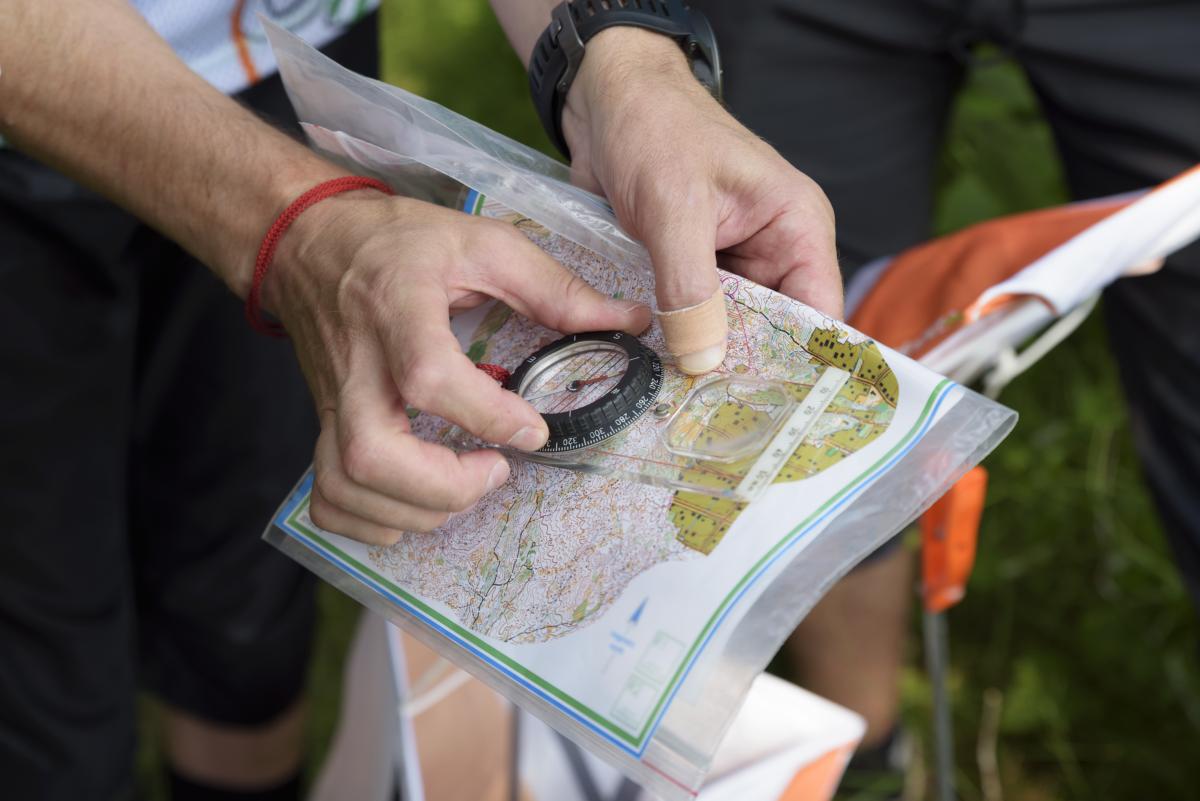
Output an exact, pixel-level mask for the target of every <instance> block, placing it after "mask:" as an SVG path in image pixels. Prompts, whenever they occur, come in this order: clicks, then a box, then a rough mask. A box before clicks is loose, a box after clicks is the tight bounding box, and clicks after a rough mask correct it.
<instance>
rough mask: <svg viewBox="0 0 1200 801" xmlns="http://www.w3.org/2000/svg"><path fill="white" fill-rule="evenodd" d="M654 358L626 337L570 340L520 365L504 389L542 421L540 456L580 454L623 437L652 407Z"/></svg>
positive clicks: (658, 366)
mask: <svg viewBox="0 0 1200 801" xmlns="http://www.w3.org/2000/svg"><path fill="white" fill-rule="evenodd" d="M661 383H662V362H661V361H660V360H659V358H658V355H657V354H655V353H654V352H653V351H651V350H650V349H648V348H647V347H646V346H644V345H643V344H642V343H641V342H639V341H638V340H637V338H636V337H632V336H630V335H628V334H626V333H623V332H620V331H600V332H595V333H590V334H572V335H570V336H567V337H564V338H562V339H560V340H558V341H557V342H552V343H550V344H549V345H546V346H545V347H543V348H542V349H541V350H539V351H537V352H536V353H534V354H533V355H532V356H530V357H529V358H527V359H526V360H525V361H524V362H522V364H521V366H520V367H519V368H517V370H516V371H515V372H514V373H513V374H512V376H511V377H510V378H509V380H508V382H507V384H506V386H507V387H508V388H509V389H511V390H513V391H515V392H516V393H517V394H519V395H520V396H521V397H522V398H524V399H525V400H526V401H528V402H529V403H530V404H532V405H533V407H534V408H535V409H537V411H538V412H539V413H540V414H541V415H542V417H543V418H544V419H545V420H546V425H547V427H548V428H549V429H550V439H549V440H548V441H547V442H546V445H545V446H544V447H543V448H542V451H543V452H550V453H554V452H562V451H572V450H578V449H580V448H586V447H589V446H591V445H595V444H597V443H599V442H602V441H604V440H606V439H608V438H609V437H612V436H615V435H616V434H619V433H620V432H621V431H624V430H625V429H626V428H628V427H629V426H630V425H632V424H633V423H634V422H636V421H637V420H638V419H639V418H640V417H641V416H642V415H643V414H645V412H646V411H648V410H649V409H651V408H652V407H653V401H654V400H655V398H657V396H658V389H659V386H660V385H661Z"/></svg>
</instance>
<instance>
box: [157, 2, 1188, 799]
mask: <svg viewBox="0 0 1200 801" xmlns="http://www.w3.org/2000/svg"><path fill="white" fill-rule="evenodd" d="M384 22H385V35H384V47H383V53H384V61H383V63H384V69H385V77H386V78H387V80H389V81H391V82H393V83H396V84H399V85H401V86H403V87H405V88H407V89H409V90H411V91H414V92H416V93H418V94H421V95H424V96H425V97H428V98H431V99H433V100H435V101H437V102H439V103H442V104H444V105H446V106H448V107H450V108H452V109H454V110H456V111H459V112H461V113H463V114H466V115H467V116H470V117H472V118H474V119H477V120H479V121H480V122H482V123H484V124H486V125H489V126H491V127H493V128H495V129H497V130H499V131H501V132H503V133H506V134H508V135H510V136H512V137H514V138H517V139H520V140H522V141H525V142H527V143H530V144H532V145H534V146H535V147H539V148H542V149H543V150H547V151H548V150H549V144H548V142H547V140H546V138H545V136H544V135H543V133H542V131H541V128H540V126H539V125H538V122H537V120H536V117H535V116H534V114H533V111H532V108H531V106H530V104H529V102H528V100H527V88H526V83H525V76H524V73H523V71H522V69H521V65H520V62H519V60H518V59H517V57H516V56H515V55H514V54H513V52H512V51H511V50H510V49H509V47H508V45H507V43H506V42H505V40H504V38H503V35H502V33H501V31H500V29H499V26H498V25H497V23H496V21H495V19H494V18H493V16H492V13H491V11H490V9H489V8H488V6H487V3H486V2H484V0H441V1H440V2H438V3H416V2H411V1H410V0H385V2H384ZM939 187H940V191H939V196H938V203H937V210H936V220H935V223H936V229H937V231H939V232H947V231H952V230H956V229H958V228H960V227H962V226H964V225H967V224H970V223H972V222H975V221H978V220H982V219H987V218H990V217H995V216H998V215H1002V214H1006V213H1011V212H1015V211H1021V210H1025V209H1029V208H1036V207H1040V206H1047V205H1053V204H1056V203H1061V202H1065V201H1066V200H1067V199H1068V197H1067V193H1066V190H1065V188H1064V186H1063V181H1062V176H1061V172H1060V170H1059V167H1058V163H1057V160H1056V158H1055V154H1054V148H1053V140H1052V137H1051V134H1050V131H1049V129H1048V128H1047V126H1046V125H1045V123H1044V122H1043V120H1042V119H1041V116H1040V113H1039V111H1038V107H1037V103H1036V100H1035V98H1034V96H1033V94H1032V92H1031V91H1030V89H1029V87H1028V86H1027V84H1026V83H1025V81H1024V78H1023V76H1022V75H1021V73H1020V71H1019V70H1018V69H1016V68H1015V67H1014V66H1013V65H1011V64H998V65H993V66H986V67H980V68H977V69H976V70H975V71H974V72H973V73H972V74H971V75H970V77H969V79H968V81H967V85H966V86H965V88H964V91H963V93H962V95H961V97H960V99H959V102H958V104H957V106H956V108H955V111H954V114H953V117H952V120H951V124H950V127H949V131H948V136H947V142H946V146H945V154H944V158H943V162H942V165H941V168H940V173H939ZM1002 400H1003V401H1004V402H1005V403H1007V404H1008V405H1010V406H1012V407H1014V408H1016V409H1017V410H1019V411H1020V413H1021V422H1020V424H1019V425H1018V426H1017V429H1016V431H1015V432H1014V433H1013V435H1012V436H1011V437H1010V438H1009V439H1008V440H1007V441H1006V442H1005V443H1004V444H1003V445H1002V446H1001V447H1000V448H999V449H998V450H997V452H996V453H995V454H994V455H993V456H992V457H991V458H990V459H989V460H988V463H987V464H988V467H989V468H990V470H991V475H992V481H991V487H990V491H989V497H988V506H987V510H986V513H985V516H984V524H983V531H982V534H981V540H980V546H979V555H978V563H977V567H976V570H975V575H974V578H973V580H972V583H971V585H970V591H969V594H968V596H967V599H966V600H965V601H964V602H963V603H962V604H961V605H960V606H959V607H957V608H955V609H954V610H953V611H952V612H951V613H950V627H951V636H952V641H951V651H952V693H953V697H954V719H955V725H956V734H957V737H958V742H957V746H958V749H957V757H958V774H959V775H958V780H959V789H960V795H961V797H962V798H963V799H964V801H976V799H987V801H994V799H997V798H998V796H997V795H996V794H995V788H996V787H998V788H1000V789H1001V790H1002V796H1003V798H1005V799H1008V801H1042V800H1043V799H1080V800H1081V801H1082V800H1083V799H1088V801H1090V800H1091V799H1096V798H1103V799H1147V798H1155V799H1157V798H1170V799H1177V798H1178V799H1182V798H1190V797H1196V796H1197V794H1200V789H1198V782H1197V776H1198V775H1200V773H1198V769H1197V766H1196V762H1195V760H1196V753H1195V752H1196V744H1197V743H1198V742H1200V667H1198V658H1200V647H1198V640H1200V638H1198V629H1197V622H1196V618H1195V617H1194V615H1193V613H1192V611H1191V609H1190V607H1189V605H1188V602H1187V599H1186V597H1185V595H1184V592H1183V589H1182V586H1181V583H1180V580H1179V578H1178V576H1177V574H1176V572H1175V568H1174V565H1173V563H1172V560H1171V558H1170V556H1169V554H1168V553H1167V550H1166V547H1165V544H1164V542H1163V539H1162V536H1161V532H1160V529H1159V525H1158V523H1157V520H1156V517H1155V513H1154V509H1153V506H1152V504H1151V502H1150V499H1149V497H1148V495H1147V493H1146V490H1145V488H1144V485H1143V482H1142V479H1141V477H1140V474H1139V468H1138V463H1137V459H1136V456H1135V454H1134V451H1133V447H1132V443H1131V441H1130V437H1129V432H1128V425H1127V419H1126V414H1125V411H1124V407H1123V404H1122V401H1121V394H1120V390H1119V387H1118V384H1117V379H1116V374H1115V372H1114V368H1113V364H1112V362H1111V359H1110V357H1109V354H1108V348H1107V344H1106V340H1105V333H1104V328H1103V325H1102V321H1101V315H1100V314H1099V313H1098V314H1096V315H1093V318H1092V319H1091V320H1090V321H1089V322H1088V323H1087V324H1085V326H1084V327H1083V329H1082V330H1080V331H1079V332H1078V333H1077V334H1076V335H1074V336H1073V337H1072V338H1071V339H1070V340H1069V341H1068V342H1067V343H1065V344H1064V345H1062V346H1060V347H1059V348H1057V349H1056V350H1055V351H1054V352H1053V353H1052V354H1051V355H1050V356H1048V357H1047V358H1046V359H1045V360H1044V361H1043V362H1042V363H1041V364H1039V365H1038V366H1036V367H1035V368H1034V369H1033V370H1031V371H1030V372H1029V373H1027V374H1026V375H1024V376H1022V377H1021V378H1019V379H1018V380H1017V381H1016V382H1015V383H1014V384H1013V385H1012V386H1011V387H1010V388H1009V389H1008V390H1007V391H1006V393H1005V395H1004V397H1003V398H1002ZM356 614H357V611H356V606H355V605H354V604H353V602H351V601H349V600H348V599H346V598H345V597H344V596H341V595H340V594H339V593H337V592H336V591H335V590H332V589H330V588H328V587H324V588H323V589H322V596H321V627H320V630H319V633H318V655H317V659H316V660H315V662H314V667H313V673H312V679H311V682H310V685H311V690H312V693H311V697H312V709H313V723H312V726H311V749H312V754H313V756H314V757H315V758H319V757H320V755H321V754H322V753H323V752H324V749H325V747H326V745H327V743H328V738H329V735H330V732H331V730H332V727H333V724H334V721H335V717H336V710H337V698H338V693H339V692H340V672H341V662H342V658H343V656H344V653H345V648H346V645H347V642H348V639H349V637H350V634H351V632H352V629H353V624H354V620H355V617H356ZM919 626H920V623H919V619H918V618H916V617H914V622H913V629H912V632H913V636H912V649H911V650H912V653H911V657H912V658H911V659H910V663H911V664H912V667H911V668H909V669H908V670H907V671H906V675H905V679H904V704H905V718H906V720H907V722H908V724H909V726H910V728H911V730H912V731H913V732H914V733H915V734H916V735H917V741H918V745H919V746H920V751H921V752H923V753H924V754H926V755H928V754H929V753H930V751H931V747H930V744H929V742H930V741H929V720H930V715H929V687H928V684H927V682H926V681H925V678H924V673H923V671H922V670H921V668H920V667H919V665H920V651H919V649H920V629H919ZM985 699H987V701H986V702H985ZM985 707H989V708H990V712H991V713H992V714H990V715H989V714H988V712H987V711H985ZM993 740H994V742H995V743H996V746H995V748H994V750H992V749H991V748H990V746H989V743H991V742H992V741H993ZM981 746H982V747H981ZM989 750H992V754H991V755H994V757H995V760H996V764H997V765H998V770H997V771H996V772H995V773H992V772H991V771H990V768H989V767H988V764H989V760H988V756H989V754H987V753H984V754H983V755H982V756H983V758H981V754H980V752H981V751H989ZM315 761H316V760H315V759H314V762H315ZM143 764H145V762H143ZM926 774H927V772H926ZM916 778H917V781H916V782H915V783H914V784H915V786H917V787H918V788H920V787H921V786H922V782H921V781H920V777H919V776H918V777H916ZM985 785H986V786H990V787H991V789H990V790H986V791H985ZM918 797H919V796H918Z"/></svg>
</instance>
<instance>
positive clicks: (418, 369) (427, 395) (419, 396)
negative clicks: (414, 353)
mask: <svg viewBox="0 0 1200 801" xmlns="http://www.w3.org/2000/svg"><path fill="white" fill-rule="evenodd" d="M446 374H447V370H446V365H445V363H444V362H443V361H442V360H441V359H433V358H429V357H428V356H418V357H416V358H414V359H412V360H411V362H410V363H409V364H408V365H407V367H406V369H405V370H404V374H403V376H402V378H401V384H400V392H401V393H402V394H403V395H404V397H405V398H406V399H407V400H408V401H409V403H411V404H413V405H414V406H416V407H418V408H425V407H426V406H428V405H429V404H431V403H435V402H436V401H437V399H438V397H440V395H441V392H442V389H443V386H444V382H445V380H446Z"/></svg>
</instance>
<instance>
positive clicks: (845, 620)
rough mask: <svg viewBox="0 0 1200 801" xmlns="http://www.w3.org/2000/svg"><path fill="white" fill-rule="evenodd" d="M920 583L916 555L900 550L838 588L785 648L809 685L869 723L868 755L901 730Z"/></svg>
mask: <svg viewBox="0 0 1200 801" xmlns="http://www.w3.org/2000/svg"><path fill="white" fill-rule="evenodd" d="M912 581H913V556H912V554H911V553H910V552H909V551H908V550H906V549H905V548H904V547H902V546H901V547H897V548H894V549H893V551H892V552H891V553H888V554H885V555H884V556H881V557H879V558H878V559H875V560H873V561H871V562H868V563H867V564H866V565H864V566H862V567H860V568H859V569H857V570H855V571H854V572H852V573H850V574H849V575H847V576H846V577H845V578H843V579H842V580H841V581H840V582H838V584H837V585H836V586H835V587H834V588H833V589H832V590H830V591H829V593H828V594H827V595H826V596H825V597H824V598H823V599H821V602H820V603H818V604H817V606H816V607H815V608H814V609H813V610H812V612H810V613H809V615H808V617H807V618H805V619H804V622H803V623H801V624H800V627H799V628H797V629H796V631H795V633H794V634H792V636H791V638H790V639H789V640H788V641H787V644H786V645H785V646H784V648H785V653H786V655H787V658H788V660H789V661H790V662H791V664H792V665H794V666H795V668H796V670H797V672H798V675H797V676H796V678H797V679H798V680H799V681H800V683H801V684H803V685H804V686H805V687H807V688H808V689H810V690H812V691H813V692H815V693H817V694H818V695H821V696H823V697H825V698H828V699H829V700H831V701H834V702H836V703H839V704H841V705H842V706H845V707H849V708H850V709H853V710H854V711H855V712H858V713H859V714H860V715H862V716H863V717H865V718H866V719H867V733H866V735H865V736H864V738H863V746H865V747H871V746H873V745H877V744H879V743H881V742H882V741H883V740H884V738H886V737H887V736H888V734H889V733H890V732H891V731H892V728H893V727H894V726H895V724H896V717H897V713H898V707H899V702H900V668H901V667H902V666H903V664H904V645H905V640H906V639H907V634H908V620H909V618H908V615H909V610H910V608H911V603H912V595H913V589H912Z"/></svg>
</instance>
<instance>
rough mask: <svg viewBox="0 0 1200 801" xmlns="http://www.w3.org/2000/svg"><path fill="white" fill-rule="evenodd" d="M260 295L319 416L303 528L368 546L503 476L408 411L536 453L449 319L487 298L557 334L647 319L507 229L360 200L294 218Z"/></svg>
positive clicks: (515, 401)
mask: <svg viewBox="0 0 1200 801" xmlns="http://www.w3.org/2000/svg"><path fill="white" fill-rule="evenodd" d="M263 293H264V294H263V302H264V306H265V307H266V308H267V309H268V310H271V311H273V312H274V313H275V314H277V315H278V316H279V318H280V319H281V320H282V321H283V323H284V325H285V326H286V327H287V330H288V333H289V334H290V335H291V337H292V340H293V342H294V344H295V347H296V354H297V356H298V357H299V359H300V364H301V366H302V368H303V370H304V373H305V376H306V377H307V379H308V383H309V386H310V388H311V389H312V393H313V397H314V399H315V401H316V405H317V410H318V413H319V414H320V420H321V435H320V438H319V439H318V441H317V448H316V456H315V459H314V470H315V476H316V478H315V482H314V489H313V495H312V505H311V512H312V516H313V520H314V521H315V522H316V523H317V524H318V525H320V526H321V527H323V528H327V529H329V530H331V531H336V532H339V533H341V534H345V535H347V536H350V537H353V538H355V539H358V540H362V541H364V542H368V543H374V544H390V543H392V542H394V541H396V540H397V539H398V538H399V537H400V536H401V534H403V533H404V532H405V531H428V530H430V529H433V528H436V527H438V526H440V525H442V524H444V523H445V522H446V521H447V520H448V519H449V517H450V515H451V514H453V513H454V512H460V511H463V510H465V509H467V508H468V507H470V506H471V505H472V504H474V503H475V501H476V500H478V499H479V497H480V496H481V495H483V494H484V493H486V492H488V491H490V490H492V489H495V488H496V487H498V486H499V485H500V484H502V483H503V482H504V481H505V480H506V479H507V478H508V474H509V467H508V463H507V462H506V461H505V459H504V457H503V456H501V455H500V454H499V453H497V452H495V451H491V450H480V451H473V452H469V453H455V452H453V451H451V450H450V449H448V448H446V447H443V446H441V445H435V444H432V443H429V442H424V441H422V440H420V439H418V438H417V437H416V436H415V435H414V434H413V433H412V431H411V429H410V427H409V418H408V415H407V407H414V408H416V409H419V410H421V411H423V412H428V413H430V414H435V415H437V416H439V417H443V418H445V419H446V420H449V421H451V422H453V423H457V424H458V425H460V426H462V427H463V428H464V429H466V430H467V431H469V432H471V433H472V434H475V435H476V436H478V437H480V438H482V439H485V440H487V441H489V442H493V443H496V444H500V445H509V446H511V447H514V448H519V449H522V450H536V449H537V448H539V447H541V446H542V445H543V444H544V443H545V441H546V437H547V430H546V424H545V421H544V420H542V418H541V416H540V415H539V414H538V413H537V412H536V411H535V410H534V409H533V407H531V406H530V405H529V404H528V403H526V402H525V401H524V400H522V399H521V398H520V397H518V396H517V395H516V394H514V393H512V392H508V391H506V390H504V389H502V388H501V387H500V385H499V384H497V383H496V381H494V380H493V379H492V378H490V377H489V376H487V375H486V374H485V373H483V372H481V371H480V370H477V369H475V367H474V366H473V365H472V364H471V362H470V360H468V359H467V357H466V356H465V355H464V354H463V352H462V350H461V348H460V346H459V343H458V341H457V340H456V339H455V337H454V335H453V334H452V333H451V330H450V314H451V313H453V312H458V311H462V310H464V309H467V308H470V307H472V306H477V305H479V304H480V303H482V302H484V301H485V300H487V299H488V298H496V299H498V300H501V301H503V302H504V303H506V304H508V305H509V306H511V307H512V308H513V309H515V310H516V311H517V312H518V313H520V314H523V315H525V316H526V317H529V318H530V319H532V320H534V321H536V322H539V323H541V324H542V325H545V326H547V327H548V328H552V329H554V330H556V331H562V332H566V333H570V332H575V331H588V330H605V329H620V330H624V331H628V332H630V333H640V332H641V331H642V330H644V329H645V328H646V327H647V326H648V325H649V323H650V310H649V309H648V308H647V307H646V306H644V305H641V304H631V303H630V302H629V301H617V300H612V299H609V298H606V297H604V296H603V295H601V294H600V293H599V292H597V291H596V290H594V289H593V288H592V287H590V286H588V285H587V284H586V283H585V282H584V281H583V280H581V279H580V278H578V277H576V276H575V275H573V274H572V273H570V272H569V271H568V270H566V269H565V268H564V267H563V266H562V265H560V264H559V263H558V262H556V261H555V260H554V259H552V258H551V257H550V256H548V255H546V254H545V253H544V252H542V250H541V249H539V248H538V247H537V246H535V245H534V244H533V243H531V242H530V241H529V240H527V239H526V238H525V237H524V236H523V235H522V234H521V233H520V232H518V231H517V230H516V229H515V228H513V227H512V226H510V225H507V224H505V223H501V222H498V221H495V220H487V219H482V218H479V217H472V216H469V215H466V214H463V213H462V212H458V211H452V210H449V209H444V208H439V207H436V206H432V205H429V204H427V203H422V202H420V201H415V200H408V199H404V198H390V197H387V196H385V195H382V194H379V193H375V192H369V191H364V192H355V193H351V194H346V195H340V196H338V197H335V198H331V199H329V200H325V201H323V202H321V203H319V204H317V205H316V206H313V207H312V208H310V209H309V210H307V211H306V212H304V214H302V215H301V216H300V217H299V218H298V219H297V221H296V223H295V224H294V225H293V226H292V228H291V229H290V230H289V231H288V232H287V234H286V235H285V236H284V238H283V240H282V241H281V247H280V250H279V253H278V254H277V256H276V264H275V265H274V267H273V268H272V272H271V273H270V274H268V276H267V278H266V280H265V283H264V287H263Z"/></svg>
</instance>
